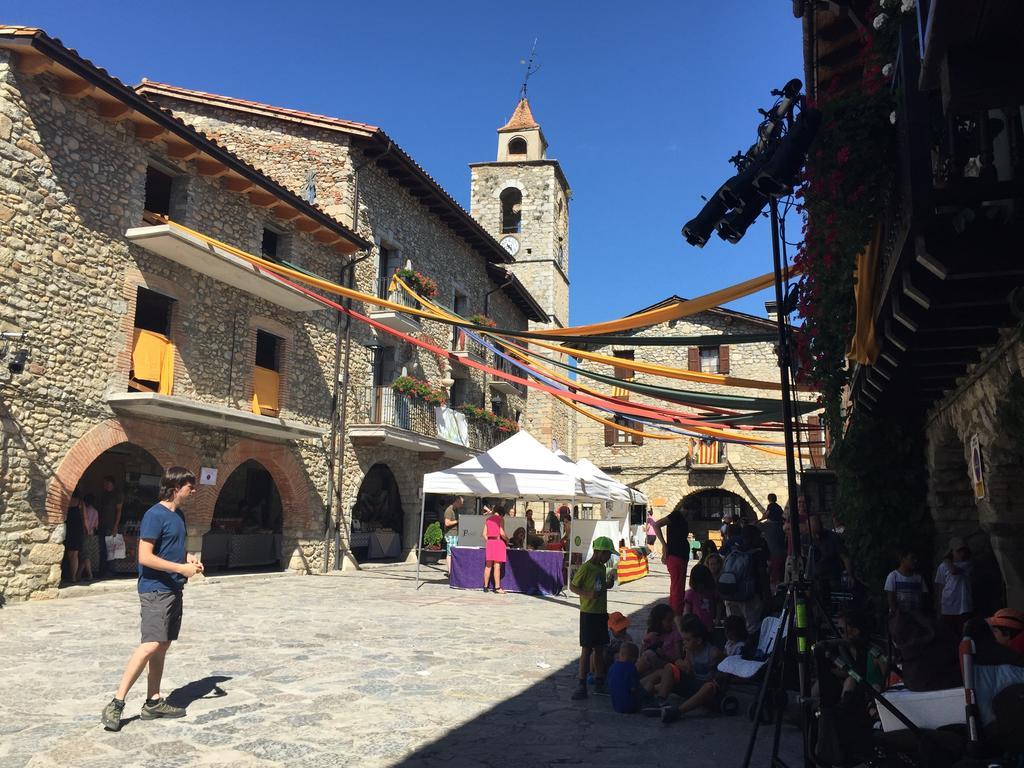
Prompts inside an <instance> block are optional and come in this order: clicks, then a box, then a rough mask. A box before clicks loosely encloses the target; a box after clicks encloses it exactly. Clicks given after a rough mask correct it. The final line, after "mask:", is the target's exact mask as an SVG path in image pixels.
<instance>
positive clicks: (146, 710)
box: [141, 699, 185, 720]
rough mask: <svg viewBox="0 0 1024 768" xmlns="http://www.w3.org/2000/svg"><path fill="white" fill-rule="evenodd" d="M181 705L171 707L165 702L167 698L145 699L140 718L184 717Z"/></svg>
mask: <svg viewBox="0 0 1024 768" xmlns="http://www.w3.org/2000/svg"><path fill="white" fill-rule="evenodd" d="M184 716H185V710H184V708H183V707H173V706H171V705H170V704H168V703H167V699H157V700H156V701H147V702H146V703H145V704H143V705H142V715H141V717H142V719H143V720H155V719H156V718H158V717H184Z"/></svg>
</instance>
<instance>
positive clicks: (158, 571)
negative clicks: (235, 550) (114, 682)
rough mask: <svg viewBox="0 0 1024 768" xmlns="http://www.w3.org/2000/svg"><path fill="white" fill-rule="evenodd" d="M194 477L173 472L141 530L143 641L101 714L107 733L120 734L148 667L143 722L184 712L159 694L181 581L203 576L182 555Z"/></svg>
mask: <svg viewBox="0 0 1024 768" xmlns="http://www.w3.org/2000/svg"><path fill="white" fill-rule="evenodd" d="M195 486H196V477H195V475H194V474H192V473H191V472H190V471H189V470H187V469H185V468H184V467H171V468H170V469H168V470H167V472H166V473H165V474H164V476H163V478H162V479H161V480H160V501H159V502H157V503H156V504H154V505H153V506H152V507H150V508H149V509H148V510H147V511H146V514H145V515H143V517H142V523H141V525H140V526H139V601H140V602H141V603H142V611H141V613H142V642H141V644H140V645H139V647H138V648H136V649H135V652H134V653H133V654H132V655H131V658H130V659H128V664H127V666H126V667H125V670H124V674H123V675H122V676H121V684H120V685H119V686H118V688H117V693H115V694H114V698H113V699H112V700H111V701H110V703H109V704H107V706H106V707H104V709H103V714H102V716H101V722H102V723H103V727H104V728H106V729H107V730H108V731H119V730H121V724H122V715H123V713H124V700H125V698H126V697H127V696H128V691H130V690H131V688H132V686H133V685H134V684H135V681H136V680H138V679H139V675H141V674H142V670H144V669H146V667H149V677H148V684H147V687H148V693H147V696H146V703H145V704H143V705H142V715H141V717H142V719H143V720H153V719H155V718H160V717H168V718H174V717H183V716H184V715H185V710H184V709H183V708H181V707H175V706H172V705H171V704H169V703H168V702H167V701H166V699H164V698H163V697H162V696H161V695H160V682H161V680H162V678H163V672H164V658H165V657H166V655H167V650H168V649H169V648H170V647H171V643H172V642H174V641H175V640H177V639H178V632H179V631H180V629H181V617H182V599H181V593H182V590H183V589H184V587H185V582H187V581H188V580H189V579H191V578H192V577H193V576H195V575H196V574H197V573H202V572H203V565H202V563H200V562H199V561H198V560H197V559H196V558H195V557H193V556H192V555H191V554H186V552H185V535H186V533H185V531H186V527H185V516H184V515H183V514H182V512H181V509H180V507H181V506H182V505H183V504H184V503H185V501H186V500H187V499H188V498H189V496H191V495H192V492H193V491H194V490H195Z"/></svg>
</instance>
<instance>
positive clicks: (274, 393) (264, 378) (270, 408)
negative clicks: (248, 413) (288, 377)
mask: <svg viewBox="0 0 1024 768" xmlns="http://www.w3.org/2000/svg"><path fill="white" fill-rule="evenodd" d="M280 391H281V374H279V373H278V372H277V371H272V370H270V369H269V368H263V367H261V366H259V365H256V366H253V372H252V412H253V413H255V414H257V415H260V416H276V415H277V414H278V411H279V410H280V409H279V407H278V395H279V393H280Z"/></svg>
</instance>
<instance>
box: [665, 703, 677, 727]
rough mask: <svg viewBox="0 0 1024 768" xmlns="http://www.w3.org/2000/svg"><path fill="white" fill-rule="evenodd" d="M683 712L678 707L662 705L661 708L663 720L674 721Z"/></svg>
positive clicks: (666, 721)
mask: <svg viewBox="0 0 1024 768" xmlns="http://www.w3.org/2000/svg"><path fill="white" fill-rule="evenodd" d="M680 716H681V714H680V712H679V708H678V707H662V709H661V722H663V723H665V724H666V725H667V724H668V723H674V722H675V721H676V720H678V719H679V718H680Z"/></svg>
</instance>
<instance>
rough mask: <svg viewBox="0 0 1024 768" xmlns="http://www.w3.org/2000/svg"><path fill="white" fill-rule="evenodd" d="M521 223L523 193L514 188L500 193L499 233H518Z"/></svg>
mask: <svg viewBox="0 0 1024 768" xmlns="http://www.w3.org/2000/svg"><path fill="white" fill-rule="evenodd" d="M522 221H523V193H522V192H520V191H519V190H518V189H516V188H515V187H508V188H507V189H504V190H502V192H501V233H502V234H503V235H506V234H509V233H512V232H519V231H520V229H521V227H522Z"/></svg>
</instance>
